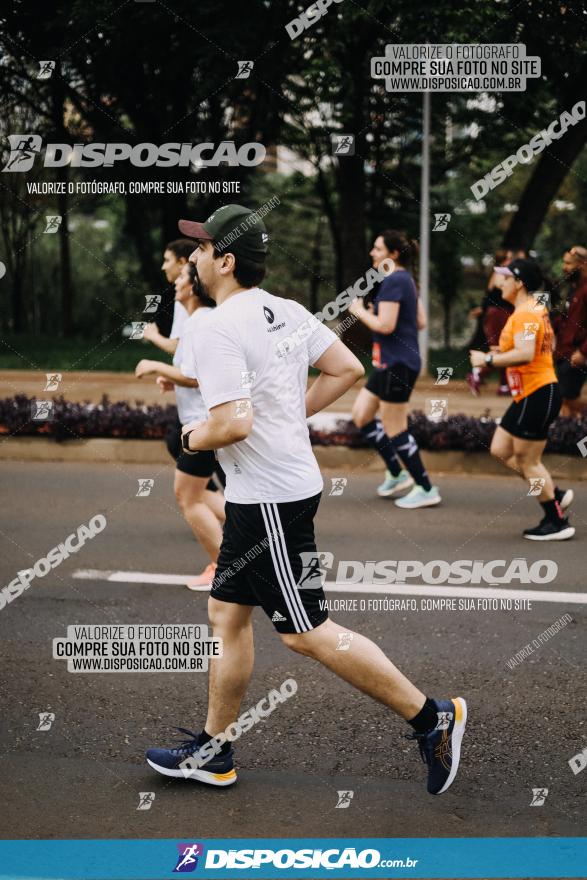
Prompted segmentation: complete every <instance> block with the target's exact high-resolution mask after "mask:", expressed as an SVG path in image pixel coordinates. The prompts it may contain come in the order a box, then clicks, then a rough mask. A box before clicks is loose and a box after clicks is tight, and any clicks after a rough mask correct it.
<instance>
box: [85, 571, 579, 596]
mask: <svg viewBox="0 0 587 880" xmlns="http://www.w3.org/2000/svg"><path fill="white" fill-rule="evenodd" d="M73 577H74V578H78V579H82V580H92V581H110V583H118V584H161V585H165V586H185V583H186V581H187V580H189V578H190V577H193V575H189V574H184V575H181V574H154V573H152V572H145V571H100V570H99V569H94V568H81V569H78V570H77V571H74V573H73ZM197 589H198V590H199V591H201V592H207V591H208V589H209V588H208V587H198V588H197ZM324 589H325V591H326V592H330V593H372V594H373V593H374V594H381V595H387V596H436V597H438V598H443V599H527V600H529V601H530V602H558V603H562V604H565V603H570V604H572V605H587V593H569V592H560V591H558V590H524V589H511V588H509V587H503V588H497V587H483V586H479V585H475V586H471V587H467V586H462V587H440V586H438V585H436V584H407V585H402V584H342V583H338V582H336V581H326V583H325V584H324Z"/></svg>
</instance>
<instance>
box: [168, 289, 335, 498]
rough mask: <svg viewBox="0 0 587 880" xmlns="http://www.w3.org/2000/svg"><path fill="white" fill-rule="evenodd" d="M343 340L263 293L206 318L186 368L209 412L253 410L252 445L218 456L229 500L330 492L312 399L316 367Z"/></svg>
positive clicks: (241, 297)
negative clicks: (243, 405) (244, 406)
mask: <svg viewBox="0 0 587 880" xmlns="http://www.w3.org/2000/svg"><path fill="white" fill-rule="evenodd" d="M299 328H305V330H304V332H303V333H300V334H299V336H298V339H297V340H296V344H291V342H289V343H287V345H286V347H287V349H288V350H289V353H288V354H287V355H286V356H282V355H281V354H280V348H279V346H278V343H280V342H281V343H282V348H281V351H283V343H284V340H285V339H286V338H287V337H291V335H292V334H294V333H296V331H298V330H299ZM301 337H304V338H301ZM193 338H194V337H193V336H190V339H193ZM337 338H338V337H337V336H336V335H335V334H334V333H333V332H332V330H329V329H328V327H325V326H324V325H323V324H320V323H319V322H318V321H317V320H316V319H315V318H314V316H313V315H311V314H310V312H308V311H307V309H305V308H304V307H303V306H301V305H300V304H299V303H297V302H295V301H294V300H290V299H282V298H281V297H278V296H273V295H272V294H271V293H267V291H265V290H261V289H260V288H258V287H256V288H252V289H251V290H245V291H243V292H242V293H237V294H234V295H233V296H231V297H230V298H229V299H228V300H226V302H224V303H222V305H220V306H217V307H216V308H215V309H213V310H212V312H211V313H210V314H209V315H208V316H207V317H206V321H205V325H203V326H202V328H201V330H200V329H199V330H198V337H197V344H194V345H193V347H192V351H191V357H190V360H191V364H192V367H193V371H192V372H186V369H184V367H183V366H182V372H184V373H186V375H191V376H193V377H195V378H197V379H198V382H199V383H200V388H201V391H202V396H203V398H204V402H205V404H206V407H207V409H208V410H210V409H213V407H215V406H219V405H220V404H222V403H227V402H228V401H231V400H240V399H244V398H250V400H251V403H252V407H253V427H252V430H251V433H250V434H249V436H248V437H247V438H246V440H242V441H240V442H239V443H233V444H232V445H231V446H226V447H225V448H224V449H219V450H218V452H217V455H218V460H219V462H220V464H221V465H222V467H223V469H224V472H225V473H226V491H225V495H226V498H227V500H228V501H233V502H237V503H239V504H257V503H260V502H277V503H279V502H284V501H299V500H302V499H304V498H310V497H311V496H312V495H316V494H317V493H318V492H320V491H321V490H322V486H323V482H322V475H321V474H320V469H319V467H318V463H317V461H316V458H315V456H314V453H313V452H312V446H311V444H310V436H309V431H308V425H307V422H306V404H305V396H306V388H307V383H308V366H309V365H310V364H314V363H315V362H316V361H317V360H318V359H319V358H320V357H321V355H322V354H323V353H324V352H325V351H326V349H327V348H329V347H330V346H331V345H332V343H333V342H335V341H336V340H337ZM185 362H186V360H185V358H184V362H183V363H184V364H185Z"/></svg>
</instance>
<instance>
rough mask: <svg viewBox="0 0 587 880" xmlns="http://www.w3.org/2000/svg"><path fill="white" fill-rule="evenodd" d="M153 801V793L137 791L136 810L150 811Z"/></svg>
mask: <svg viewBox="0 0 587 880" xmlns="http://www.w3.org/2000/svg"><path fill="white" fill-rule="evenodd" d="M154 800H155V792H154V791H139V805H138V807H137V810H150V809H151V807H152V806H153V801H154Z"/></svg>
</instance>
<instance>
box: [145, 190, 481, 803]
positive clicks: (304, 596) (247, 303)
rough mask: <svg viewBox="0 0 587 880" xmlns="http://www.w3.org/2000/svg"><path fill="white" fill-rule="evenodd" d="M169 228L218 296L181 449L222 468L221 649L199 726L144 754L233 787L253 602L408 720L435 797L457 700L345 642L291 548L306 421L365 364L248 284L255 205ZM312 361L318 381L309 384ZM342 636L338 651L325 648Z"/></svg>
mask: <svg viewBox="0 0 587 880" xmlns="http://www.w3.org/2000/svg"><path fill="white" fill-rule="evenodd" d="M179 228H180V230H181V232H182V233H183V234H184V235H186V236H189V237H190V238H194V239H196V240H197V242H198V246H197V248H196V250H195V251H194V253H193V254H192V256H191V257H190V260H191V261H192V262H194V263H195V265H196V268H197V276H198V281H199V284H200V285H201V288H202V290H203V292H204V293H206V294H207V295H208V296H211V297H212V299H214V300H215V301H216V304H217V307H216V309H214V310H213V311H212V312H210V313H209V315H207V317H206V321H205V325H204V326H203V327H202V330H201V332H200V333H199V336H198V346H197V350H194V351H193V353H192V365H193V371H192V375H193V377H195V378H197V380H198V382H199V387H200V390H201V392H202V396H203V398H204V403H205V404H206V408H207V411H208V419H207V420H206V421H204V422H199V423H192V424H189V425H186V426H184V429H183V445H184V448H185V449H186V451H189V452H192V453H196V454H197V453H198V452H200V451H205V450H210V449H215V450H218V458H219V461H220V464H221V465H222V467H223V469H224V471H225V473H226V480H227V482H226V492H225V496H226V524H225V528H224V535H223V541H222V546H221V549H220V556H219V559H218V567H217V570H216V576H215V578H214V581H213V584H212V589H211V593H210V599H209V602H208V613H209V617H210V621H211V623H212V627H213V634H214V636H215V637H217V638H221V639H222V643H223V655H222V657H221V658H220V659H217V660H212V661H211V663H210V678H209V701H208V715H207V719H206V723H205V725H204V727H203V729H202V731H201V732H200V733H199V734H198V733H191V732H190V731H186V730H185V729H184V728H180V729H181V730H182V731H184V732H185V733H187V734H188V736H189V739H187V740H185V741H184V742H183V743H182V745H180V746H177V747H175V748H170V749H165V748H154V749H149V750H148V751H147V755H146V758H147V761H148V763H149V764H150V766H151V767H153V768H154V769H155V770H157V771H158V772H160V773H162V774H164V775H165V776H173V777H178V778H181V777H183V778H187V779H192V780H197V781H200V782H205V783H208V784H210V785H220V786H225V785H231V784H232V783H234V782H235V781H236V771H235V769H234V762H233V751H232V747H231V743H230V740H231V739H234V736H231V735H230V731H227V728H230V727H231V726H232V729H234V722H235V721H236V720H237V718H238V715H239V709H240V705H241V701H242V699H243V697H244V694H245V691H246V689H247V686H248V684H249V680H250V677H251V674H252V668H253V629H252V623H251V618H252V612H253V610H254V608H255V607H256V606H261V607H262V608H263V611H264V612H265V613H266V614H267V615H268V617H269V618H270V620H271V621H272V623H273V625H274V627H275V629H276V630H277V632H278V633H279V635H280V636H281V639H282V640H283V642H284V643H285V645H287V647H289V648H291V649H292V650H294V651H297V652H298V653H300V654H305V655H306V656H308V657H311V658H313V659H314V660H318V661H319V662H320V663H322V664H323V665H324V666H326V667H328V668H329V669H331V670H332V671H333V672H334V673H336V675H338V676H340V678H342V679H344V680H345V681H347V682H349V684H351V685H353V686H354V687H356V688H358V689H359V690H361V691H363V692H364V693H366V694H368V695H369V696H371V697H373V698H374V699H376V700H378V701H379V702H381V703H383V704H384V705H386V706H388V707H389V708H390V709H392V710H393V711H394V712H396V713H397V714H399V715H401V717H402V718H404V719H405V720H406V721H408V722H409V723H410V724H411V726H412V728H413V733H412V734H411V735H410V736H411V738H414V739H416V740H417V741H418V744H419V747H420V752H421V755H422V758H423V759H424V760H425V762H426V763H427V764H428V791H429V792H430V793H431V794H441V793H442V792H444V791H446V790H447V789H448V788H449V786H450V785H451V783H452V782H453V780H454V778H455V775H456V772H457V769H458V765H459V760H460V749H461V740H462V737H463V733H464V729H465V723H466V715H467V707H466V703H465V701H464V700H463V699H462V698H461V697H456V698H455V699H451V700H447V699H444V700H434V699H430V698H427V697H426V696H425V695H424V694H423V693H422V692H421V691H420V690H418V688H416V687H415V686H414V685H413V684H412V683H411V682H410V681H408V679H407V678H406V677H405V676H404V675H403V674H402V673H401V672H400V671H399V670H398V669H397V668H396V667H395V666H394V665H393V664H392V663H391V661H390V660H388V659H387V657H386V656H385V655H384V654H383V652H382V651H381V649H380V648H378V647H377V645H375V644H374V643H373V642H371V641H370V640H369V639H367V638H365V637H364V636H362V635H360V634H359V633H353V634H352V638H351V639H350V640H349V636H348V629H346V628H343V627H341V626H339V625H338V624H336V623H334V621H333V620H331V619H329V617H328V612H327V610H326V609H325V605H324V592H323V589H322V585H321V583H319V584H318V585H317V586H314V585H313V586H311V587H310V585H309V584H308V578H307V577H305V575H307V574H308V571H307V566H306V570H305V571H304V566H303V562H302V556H301V554H304V556H303V558H304V559H305V560H308V559H311V558H312V555H315V556H317V550H316V543H315V538H314V517H315V515H316V511H317V509H318V504H319V502H320V493H321V490H322V486H323V483H322V477H321V474H320V470H319V468H318V464H317V462H316V459H315V457H314V454H313V452H312V447H311V445H310V439H309V432H308V427H307V424H306V418H307V417H308V416H312V415H314V414H315V413H317V412H319V411H320V410H322V409H324V408H325V407H327V406H329V405H330V404H331V403H333V402H334V401H335V400H337V399H338V398H339V397H340V396H341V395H342V394H344V392H345V391H347V390H348V389H349V388H350V387H351V386H352V385H354V383H355V382H356V381H357V380H358V379H359V378H360V377H361V376H362V375H363V372H364V371H363V367H362V365H361V364H360V362H359V361H358V360H357V358H356V357H355V356H354V355H353V354H352V352H351V351H350V350H349V349H348V348H347V347H346V346H345V345H344V344H343V343H342V342H341V341H340V340H339V339H338V337H337V336H336V335H335V334H334V333H333V332H332V331H331V330H329V329H328V328H327V327H325V326H324V325H323V324H320V323H319V322H318V321H317V320H316V319H315V318H314V317H313V316H312V315H311V314H310V313H309V312H308V311H307V310H306V309H305V308H303V306H301V305H300V304H299V303H297V302H294V301H293V300H285V299H282V298H280V297H277V296H273V295H272V294H270V293H267V291H265V290H262V289H261V288H259V287H258V286H257V285H259V284H260V283H261V281H262V280H263V277H264V275H265V258H266V254H267V242H268V238H269V237H268V235H267V231H266V229H265V226H264V224H263V222H262V221H261V220H260V219H259V218H258V216H257V215H256V214H255V213H254V212H252V211H250V210H249V209H247V208H243V207H241V206H240V205H226V206H225V207H223V208H219V209H218V210H217V211H215V212H214V213H213V214H212V215H211V216H210V217H209V218H208V219H207V220H206V221H205V222H204V223H196V222H192V221H186V220H182V221H180V224H179ZM294 334H295V335H294ZM184 363H185V360H184ZM310 365H311V366H313V367H315V368H316V369H317V370H319V372H320V375H319V376H318V378H317V379H316V380H315V382H314V383H313V384H312V386H311V387H310V388H309V389H308V390H307V379H308V367H309V366H310ZM182 369H183V370H184V372H185V367H182ZM310 580H311V579H310ZM306 585H307V586H306ZM343 640H346V643H350V647H349V650H344V651H342V650H337V647H338V645H339V644H340V643H341V641H343Z"/></svg>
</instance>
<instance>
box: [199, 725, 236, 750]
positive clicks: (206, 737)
mask: <svg viewBox="0 0 587 880" xmlns="http://www.w3.org/2000/svg"><path fill="white" fill-rule="evenodd" d="M211 739H214V737H213V736H210V734H209V733H206V730H205V729H204V730H203V731H202V732H201V734H200V735H199V737H198V748H200V746H203V745H206V743H207V742H210V740H211ZM228 751H230V743H229V742H225V743H223V745H222V747H221V749H220V752H219V754H221V755H225V754H226V753H227V752H228Z"/></svg>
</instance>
